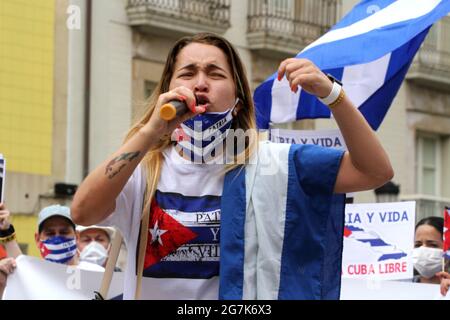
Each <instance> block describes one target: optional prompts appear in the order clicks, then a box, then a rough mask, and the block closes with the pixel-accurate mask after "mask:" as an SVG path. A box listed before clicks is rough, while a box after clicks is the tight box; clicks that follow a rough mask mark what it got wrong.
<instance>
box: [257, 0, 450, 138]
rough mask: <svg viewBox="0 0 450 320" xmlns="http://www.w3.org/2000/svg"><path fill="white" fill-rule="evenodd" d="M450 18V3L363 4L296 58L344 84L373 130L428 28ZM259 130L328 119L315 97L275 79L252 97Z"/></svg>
mask: <svg viewBox="0 0 450 320" xmlns="http://www.w3.org/2000/svg"><path fill="white" fill-rule="evenodd" d="M449 12H450V1H449V0H426V1H425V0H363V1H361V2H360V3H359V4H358V5H356V6H355V7H354V8H353V10H352V11H351V12H350V13H349V14H347V15H346V16H345V17H344V18H343V19H342V20H341V21H340V22H339V23H337V24H336V25H335V26H334V27H333V28H332V29H331V30H330V31H329V32H328V33H326V34H325V35H323V36H322V37H321V38H319V39H318V40H316V41H315V42H313V43H312V44H311V45H309V46H307V47H306V48H305V49H304V50H303V51H302V52H300V53H299V54H298V55H297V58H305V59H309V60H311V61H313V62H314V63H315V64H316V65H317V66H318V67H319V68H320V69H321V70H322V71H324V72H325V73H330V74H332V75H333V76H335V77H336V78H337V79H340V80H342V82H343V84H344V88H345V91H346V93H347V95H348V96H349V97H350V99H351V100H352V101H353V103H354V104H355V105H356V106H357V107H358V108H359V110H360V111H361V113H362V114H363V115H364V117H365V118H366V120H367V121H368V122H369V124H370V125H371V127H372V128H373V129H375V130H376V129H377V128H378V127H379V126H380V124H381V122H382V121H383V118H384V116H385V115H386V113H387V111H388V109H389V107H390V105H391V103H392V101H393V99H394V97H395V95H396V94H397V91H398V89H399V88H400V85H401V83H402V81H403V79H404V77H405V75H406V72H407V71H408V68H409V66H410V64H411V62H412V60H413V58H414V55H415V54H416V52H417V50H418V49H419V47H420V45H421V44H422V42H423V40H424V39H425V36H426V34H427V33H428V30H429V28H430V26H431V25H432V24H433V23H434V22H436V21H437V20H439V19H440V18H442V17H443V16H445V15H447V14H448V13H449ZM254 100H255V104H256V110H257V111H256V117H257V124H258V127H259V128H261V129H267V128H269V125H270V123H286V122H291V121H295V120H300V119H313V118H330V117H331V114H330V110H329V109H328V108H327V107H326V106H325V105H323V104H322V103H321V102H320V101H319V100H317V98H316V97H314V96H312V95H310V94H308V93H306V92H305V91H302V90H298V92H297V93H293V92H292V91H291V89H290V87H289V83H288V82H287V80H286V78H283V79H282V81H278V80H277V79H276V73H275V74H273V75H272V76H270V77H269V78H268V79H266V81H265V82H263V83H262V84H261V85H260V86H259V87H258V88H257V89H256V90H255V94H254Z"/></svg>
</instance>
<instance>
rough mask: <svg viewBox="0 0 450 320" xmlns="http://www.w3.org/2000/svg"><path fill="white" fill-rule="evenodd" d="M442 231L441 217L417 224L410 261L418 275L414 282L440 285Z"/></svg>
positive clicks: (427, 219)
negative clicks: (411, 260)
mask: <svg viewBox="0 0 450 320" xmlns="http://www.w3.org/2000/svg"><path fill="white" fill-rule="evenodd" d="M443 229H444V219H443V218H441V217H428V218H424V219H422V220H420V221H419V222H418V223H417V225H416V231H415V236H414V250H413V254H412V259H413V264H414V269H415V271H416V272H417V273H418V275H416V276H415V277H414V279H413V281H414V282H420V283H435V284H439V283H440V277H439V272H440V271H442V254H443V250H442V246H443V242H442V235H443Z"/></svg>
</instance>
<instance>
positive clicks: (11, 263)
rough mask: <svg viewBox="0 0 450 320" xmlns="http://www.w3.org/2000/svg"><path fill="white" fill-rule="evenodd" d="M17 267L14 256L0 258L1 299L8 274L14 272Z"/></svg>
mask: <svg viewBox="0 0 450 320" xmlns="http://www.w3.org/2000/svg"><path fill="white" fill-rule="evenodd" d="M15 268H16V261H15V260H14V258H4V259H2V260H0V300H1V299H2V297H3V292H4V291H5V287H6V282H7V280H8V275H10V274H11V273H12V272H14V269H15Z"/></svg>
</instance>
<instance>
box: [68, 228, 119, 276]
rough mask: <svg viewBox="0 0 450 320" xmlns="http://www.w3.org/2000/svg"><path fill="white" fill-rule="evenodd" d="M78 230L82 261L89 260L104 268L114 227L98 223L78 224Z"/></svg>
mask: <svg viewBox="0 0 450 320" xmlns="http://www.w3.org/2000/svg"><path fill="white" fill-rule="evenodd" d="M76 231H77V236H78V243H77V246H78V252H79V258H80V263H83V262H89V263H93V264H96V265H98V266H101V267H103V268H104V267H105V266H106V262H107V260H108V255H109V251H110V249H111V242H112V239H113V237H114V228H111V227H102V226H97V225H92V226H88V227H83V226H77V227H76Z"/></svg>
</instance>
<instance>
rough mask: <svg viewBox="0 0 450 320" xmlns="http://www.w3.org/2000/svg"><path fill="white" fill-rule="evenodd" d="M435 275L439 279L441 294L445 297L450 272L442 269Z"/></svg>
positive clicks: (449, 280) (449, 282)
mask: <svg viewBox="0 0 450 320" xmlns="http://www.w3.org/2000/svg"><path fill="white" fill-rule="evenodd" d="M436 275H437V276H438V277H439V278H440V279H441V294H442V295H443V296H444V297H445V295H446V294H447V292H448V289H449V287H450V273H448V272H444V271H442V272H439V273H438V274H436Z"/></svg>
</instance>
